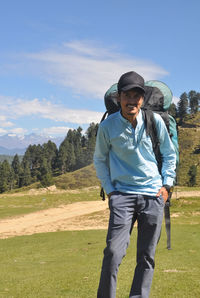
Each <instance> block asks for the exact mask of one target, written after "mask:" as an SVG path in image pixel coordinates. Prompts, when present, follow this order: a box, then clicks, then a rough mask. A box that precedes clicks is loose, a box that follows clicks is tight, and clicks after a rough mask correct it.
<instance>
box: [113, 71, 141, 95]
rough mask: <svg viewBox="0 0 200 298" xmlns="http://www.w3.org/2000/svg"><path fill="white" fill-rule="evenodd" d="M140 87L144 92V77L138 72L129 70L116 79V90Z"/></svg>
mask: <svg viewBox="0 0 200 298" xmlns="http://www.w3.org/2000/svg"><path fill="white" fill-rule="evenodd" d="M133 88H140V89H142V90H143V91H144V92H145V88H144V79H143V77H141V76H140V75H139V74H138V73H136V72H134V71H129V72H126V73H124V74H123V75H122V76H121V77H120V79H119V81H118V92H119V93H121V91H128V90H130V89H133Z"/></svg>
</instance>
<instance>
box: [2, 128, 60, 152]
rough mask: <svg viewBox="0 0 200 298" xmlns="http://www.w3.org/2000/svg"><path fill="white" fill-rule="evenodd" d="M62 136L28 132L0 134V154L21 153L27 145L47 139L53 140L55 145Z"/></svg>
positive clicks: (46, 140) (40, 142)
mask: <svg viewBox="0 0 200 298" xmlns="http://www.w3.org/2000/svg"><path fill="white" fill-rule="evenodd" d="M63 139H64V137H50V136H45V135H38V134H34V133H32V134H29V135H24V136H17V135H15V134H6V135H3V136H0V154H6V155H15V154H19V155H23V154H24V152H25V151H26V148H27V147H28V146H29V145H34V144H35V145H38V144H41V145H42V144H44V143H47V142H48V141H49V140H50V141H52V142H54V143H55V144H56V145H57V147H59V145H60V143H61V142H62V141H63Z"/></svg>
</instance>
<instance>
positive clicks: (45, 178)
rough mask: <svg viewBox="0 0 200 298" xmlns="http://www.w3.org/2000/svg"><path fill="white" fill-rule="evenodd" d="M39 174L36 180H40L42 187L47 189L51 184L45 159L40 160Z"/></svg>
mask: <svg viewBox="0 0 200 298" xmlns="http://www.w3.org/2000/svg"><path fill="white" fill-rule="evenodd" d="M39 172H40V175H39V176H38V179H39V180H40V183H41V185H42V186H44V187H47V186H50V185H52V184H53V179H52V174H51V171H50V169H49V167H48V162H47V159H46V158H45V157H42V159H41V165H40V169H39Z"/></svg>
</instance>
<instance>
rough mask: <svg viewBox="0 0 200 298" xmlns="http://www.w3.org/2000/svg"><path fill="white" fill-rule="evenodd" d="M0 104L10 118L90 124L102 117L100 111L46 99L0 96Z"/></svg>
mask: <svg viewBox="0 0 200 298" xmlns="http://www.w3.org/2000/svg"><path fill="white" fill-rule="evenodd" d="M8 99H9V100H8ZM0 104H1V107H2V111H3V113H4V114H5V115H6V117H7V118H11V119H18V118H21V117H25V116H34V117H40V118H45V119H51V120H53V121H56V122H65V123H69V122H70V123H76V124H90V123H91V122H95V123H97V122H99V121H100V120H101V117H102V113H100V112H95V111H89V110H75V109H74V110H73V109H68V108H66V107H64V106H62V105H55V104H52V103H51V102H50V101H47V100H46V99H43V100H40V99H38V98H35V99H33V100H24V99H14V98H13V99H11V98H10V97H9V98H6V97H3V96H0ZM12 131H13V130H12Z"/></svg>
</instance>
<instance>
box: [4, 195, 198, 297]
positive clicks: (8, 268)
mask: <svg viewBox="0 0 200 298" xmlns="http://www.w3.org/2000/svg"><path fill="white" fill-rule="evenodd" d="M70 196H71V195H70ZM86 196H87V194H86ZM16 199H17V198H16ZM33 199H34V198H33ZM35 199H36V198H35ZM12 200H13V198H12ZM38 200H39V198H38ZM61 201H62V199H61ZM51 203H52V202H51ZM49 204H50V201H49ZM199 210H200V198H184V199H180V200H173V201H172V207H171V213H172V214H176V213H177V214H179V216H178V217H173V218H172V250H170V251H168V250H167V249H166V234H165V230H164V226H163V231H162V237H161V240H160V243H159V245H158V248H157V252H156V269H155V274H154V280H153V284H152V290H151V296H150V297H151V298H168V297H174V298H179V297H180V298H187V297H188V298H189V297H192V298H193V297H194V298H197V297H200V282H199V276H200V266H199V247H200V238H199V228H200V227H199V225H200V218H199V215H198V212H199ZM105 237H106V231H105V230H97V231H76V232H55V233H46V234H35V235H32V236H20V237H15V238H10V239H4V240H0V259H1V270H0V280H1V283H0V297H1V298H4V297H5V298H11V297H13V298H26V297H27V298H37V297H38V298H39V297H40V298H46V297H49V298H52V297H55V298H56V297H59V298H62V297H67V298H86V297H87V298H93V297H96V290H97V287H98V280H99V275H100V268H101V261H102V252H103V248H104V246H105ZM135 246H136V229H134V230H133V235H132V237H131V244H130V246H129V248H128V250H127V256H126V257H125V258H124V260H123V262H122V265H121V266H120V271H119V276H118V287H117V298H128V293H129V289H130V285H131V281H132V277H133V271H134V267H135V253H136V248H135Z"/></svg>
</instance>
